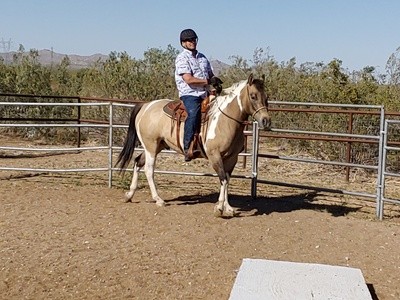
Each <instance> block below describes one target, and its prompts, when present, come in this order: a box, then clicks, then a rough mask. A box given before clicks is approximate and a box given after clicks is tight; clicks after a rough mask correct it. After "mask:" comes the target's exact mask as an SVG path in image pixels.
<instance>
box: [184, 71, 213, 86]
mask: <svg viewBox="0 0 400 300" xmlns="http://www.w3.org/2000/svg"><path fill="white" fill-rule="evenodd" d="M182 78H183V80H184V81H185V82H186V83H187V84H190V85H197V86H205V85H207V79H201V78H197V77H194V76H193V75H192V74H190V73H185V74H183V75H182Z"/></svg>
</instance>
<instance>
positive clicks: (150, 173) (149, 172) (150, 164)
mask: <svg viewBox="0 0 400 300" xmlns="http://www.w3.org/2000/svg"><path fill="white" fill-rule="evenodd" d="M156 156H157V154H155V155H154V156H152V155H151V154H150V153H149V152H147V151H146V163H145V165H144V172H145V174H146V178H147V182H148V183H149V187H150V191H151V197H152V198H153V200H154V201H156V205H158V206H165V202H164V200H163V199H161V197H160V196H159V195H158V192H157V188H156V184H155V182H154V168H155V162H156Z"/></svg>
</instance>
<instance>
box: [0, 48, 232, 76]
mask: <svg viewBox="0 0 400 300" xmlns="http://www.w3.org/2000/svg"><path fill="white" fill-rule="evenodd" d="M38 52H39V62H40V63H41V64H42V65H45V66H51V65H52V64H60V63H61V61H62V59H63V58H64V57H66V56H68V58H69V60H70V63H71V68H73V69H80V68H88V67H91V66H93V64H94V63H96V62H98V61H105V60H106V59H107V58H108V55H104V54H100V53H96V54H92V55H89V56H83V55H77V54H62V53H56V52H54V51H52V50H48V49H43V50H39V51H38ZM15 54H16V52H14V51H13V52H8V53H0V57H1V58H3V60H4V61H5V62H6V63H10V62H11V61H12V58H13V56H14V55H15ZM211 65H212V67H213V69H214V73H215V75H218V74H220V73H221V71H222V70H224V69H226V68H227V67H229V65H228V64H226V63H223V62H221V61H219V60H211Z"/></svg>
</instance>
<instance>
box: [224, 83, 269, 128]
mask: <svg viewBox="0 0 400 300" xmlns="http://www.w3.org/2000/svg"><path fill="white" fill-rule="evenodd" d="M246 90H247V97H248V99H251V98H250V92H249V85H248V84H247V83H246ZM263 109H266V110H267V111H268V108H267V107H266V106H265V105H263V106H261V107H259V108H257V109H256V110H255V111H254V113H253V114H252V115H251V118H252V119H253V120H255V119H256V118H255V116H256V115H257V113H258V112H260V111H261V110H263ZM218 110H219V111H220V112H221V113H222V114H223V115H224V116H225V117H227V118H229V119H231V120H233V121H235V122H237V123H239V124H240V125H246V124H247V121H239V120H237V119H235V118H233V117H231V116H229V115H228V114H226V113H225V112H224V111H222V109H221V107H220V106H219V105H218Z"/></svg>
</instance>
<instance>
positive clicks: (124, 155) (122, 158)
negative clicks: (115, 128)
mask: <svg viewBox="0 0 400 300" xmlns="http://www.w3.org/2000/svg"><path fill="white" fill-rule="evenodd" d="M142 105H143V104H142V103H138V104H136V105H135V106H134V107H133V110H132V113H131V118H130V121H129V127H128V133H127V135H126V138H125V142H124V146H123V148H122V150H121V152H120V153H119V156H118V159H117V162H116V164H115V166H117V165H118V164H119V165H120V169H121V171H123V170H125V169H126V167H127V166H128V164H129V162H130V161H131V159H132V155H133V152H134V151H135V147H136V144H137V132H136V126H135V121H136V116H137V114H138V113H139V111H140V109H141V108H142Z"/></svg>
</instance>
